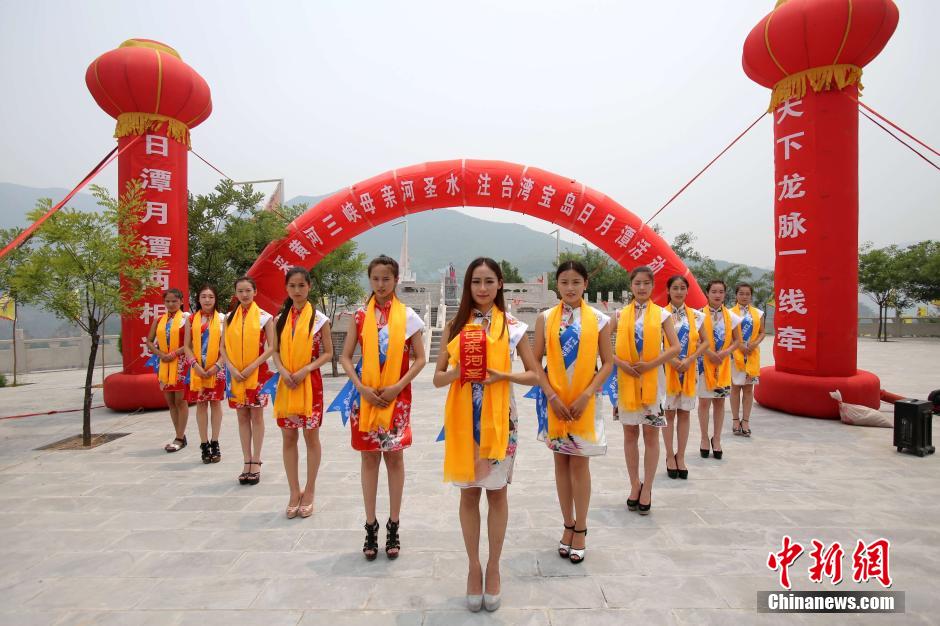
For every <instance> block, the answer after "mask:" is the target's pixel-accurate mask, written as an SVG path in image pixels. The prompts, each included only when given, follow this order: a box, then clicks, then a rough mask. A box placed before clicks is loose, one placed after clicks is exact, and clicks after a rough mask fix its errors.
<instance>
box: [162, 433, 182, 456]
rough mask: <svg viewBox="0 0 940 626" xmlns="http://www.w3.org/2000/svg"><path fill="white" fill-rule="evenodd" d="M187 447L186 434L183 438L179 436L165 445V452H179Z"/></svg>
mask: <svg viewBox="0 0 940 626" xmlns="http://www.w3.org/2000/svg"><path fill="white" fill-rule="evenodd" d="M185 447H186V435H183V437H182V438H180V437H177V438H176V439H174V440H173V441H171V442H170V443H168V444H166V445H165V446H163V450H164V451H165V452H179V451H180V450H182V449H183V448H185Z"/></svg>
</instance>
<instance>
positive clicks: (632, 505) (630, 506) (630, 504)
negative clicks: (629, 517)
mask: <svg viewBox="0 0 940 626" xmlns="http://www.w3.org/2000/svg"><path fill="white" fill-rule="evenodd" d="M640 493H643V483H640ZM639 505H640V494H639V493H638V494H636V500H631V499H630V498H629V496H628V497H627V510H628V511H636V509H637V507H638V506H639Z"/></svg>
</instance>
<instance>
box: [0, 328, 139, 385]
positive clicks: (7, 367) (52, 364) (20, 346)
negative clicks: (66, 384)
mask: <svg viewBox="0 0 940 626" xmlns="http://www.w3.org/2000/svg"><path fill="white" fill-rule="evenodd" d="M118 337H119V335H104V336H103V337H102V338H101V342H100V343H99V344H98V354H97V355H96V356H95V366H96V367H101V366H102V365H120V364H121V353H120V352H118V350H117V343H118ZM14 343H15V345H16V371H17V373H27V372H41V371H44V370H65V369H84V368H85V367H87V366H88V354H89V353H90V352H91V338H90V337H89V336H88V335H82V336H80V337H51V338H49V339H26V338H25V335H24V334H23V331H22V330H17V331H16V337H15V339H5V340H0V373H3V374H12V373H13V346H14ZM133 349H135V350H139V349H140V348H139V347H138V346H136V345H135V346H133Z"/></svg>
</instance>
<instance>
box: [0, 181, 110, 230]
mask: <svg viewBox="0 0 940 626" xmlns="http://www.w3.org/2000/svg"><path fill="white" fill-rule="evenodd" d="M68 192H69V190H68V189H60V188H58V187H47V188H37V187H24V186H23V185H14V184H13V183H0V228H13V227H20V228H23V227H26V226H27V225H29V220H27V219H26V214H27V213H28V212H29V211H32V210H33V209H34V208H36V202H38V201H39V200H40V199H41V198H51V199H52V202H53V203H55V202H58V201H59V200H61V199H62V198H64V197H65V195H66V194H67V193H68ZM68 206H70V207H72V208H75V209H79V210H81V211H97V210H98V208H99V207H98V201H97V200H95V197H94V196H92V195H91V194H89V193H77V194H75V197H74V198H72V199H71V200H70V201H69V204H68Z"/></svg>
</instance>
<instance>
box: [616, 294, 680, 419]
mask: <svg viewBox="0 0 940 626" xmlns="http://www.w3.org/2000/svg"><path fill="white" fill-rule="evenodd" d="M645 308H646V307H645V306H644V307H640V306H637V307H635V310H636V320H637V323H636V324H635V325H634V333H635V337H634V341H637V340H638V339H642V338H643V323H642V317H643V315H644V313H645ZM660 310H661V311H662V319H661V320H660V324H665V323H666V320H668V319H669V318H670V317H671V316H672V314H671V313H670V312H669V311H667V310H666V309H664V308H660ZM617 317H618V319H619V317H620V314H619V312H618V313H617ZM620 331H621V329H620V328H618V329H617V332H620ZM660 350H662V346H660ZM657 369H658V371H657V373H656V374H657V383H656V387H657V398H656V400H655V401H654V402H653V403H651V404H644V405H643V406H641V407H640V408H639V410H637V411H630V412H627V411H621V410H620V407H619V406H618V405H615V406H614V419H615V420H617V421H618V422H620V423H621V424H622V425H624V426H641V425H643V424H645V425H647V426H655V427H657V428H665V427H666V418H665V417H663V401H664V400H665V397H666V372H665V370H664V369H663V367H662V366H660V367H659V368H657ZM614 372H615V373H616V372H617V368H614Z"/></svg>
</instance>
